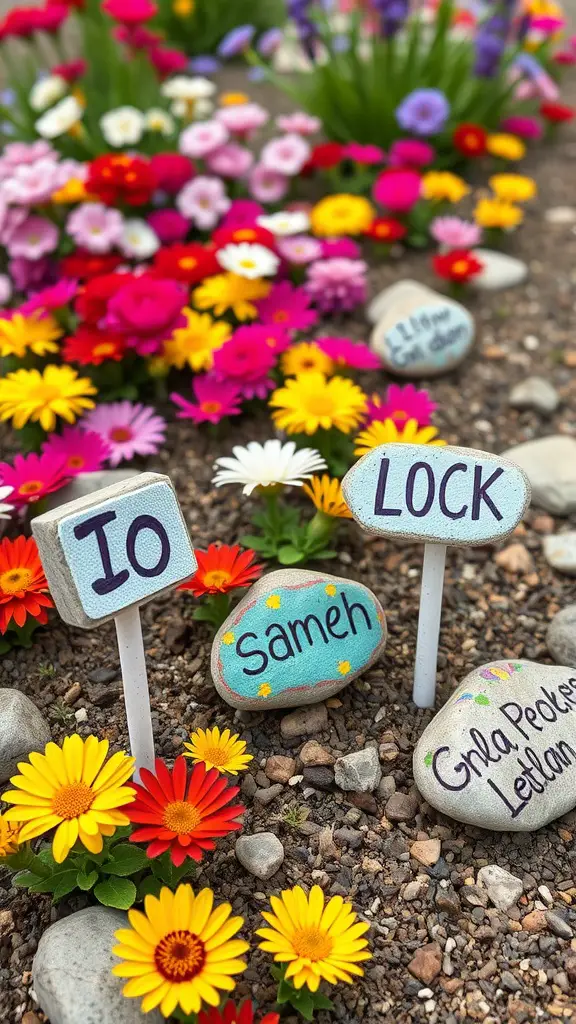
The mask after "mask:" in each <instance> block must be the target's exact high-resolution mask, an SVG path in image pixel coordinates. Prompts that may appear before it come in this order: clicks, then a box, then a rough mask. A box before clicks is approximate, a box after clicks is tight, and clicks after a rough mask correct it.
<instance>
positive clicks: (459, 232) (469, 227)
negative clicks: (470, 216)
mask: <svg viewBox="0 0 576 1024" xmlns="http://www.w3.org/2000/svg"><path fill="white" fill-rule="evenodd" d="M430 234H431V235H432V238H433V239H434V240H435V241H436V242H438V243H439V244H440V245H445V246H447V247H448V248H449V249H472V248H473V247H474V246H475V245H478V244H479V242H480V239H481V237H482V228H481V227H479V225H478V224H474V223H472V221H469V220H462V218H461V217H435V218H434V220H433V221H432V223H431V225H430Z"/></svg>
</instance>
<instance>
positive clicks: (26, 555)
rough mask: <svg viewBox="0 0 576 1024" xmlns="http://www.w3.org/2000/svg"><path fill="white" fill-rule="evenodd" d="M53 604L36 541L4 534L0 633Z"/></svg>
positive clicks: (0, 561)
mask: <svg viewBox="0 0 576 1024" xmlns="http://www.w3.org/2000/svg"><path fill="white" fill-rule="evenodd" d="M53 607H54V606H53V604H52V601H51V600H50V598H49V597H48V583H47V580H46V577H45V575H44V570H43V568H42V563H41V561H40V558H39V556H38V548H37V547H36V541H35V540H33V539H32V537H16V540H8V537H4V539H3V540H2V541H0V633H5V632H6V630H7V629H8V626H9V625H10V622H11V621H12V620H14V623H15V624H16V625H17V626H23V625H24V623H25V622H26V619H27V617H28V616H29V615H31V616H32V617H33V618H34V619H37V621H38V622H40V623H42V624H43V623H45V622H47V621H48V616H47V614H46V608H53ZM215 771H216V774H217V775H218V771H217V769H215Z"/></svg>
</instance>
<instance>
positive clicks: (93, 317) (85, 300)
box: [76, 274, 134, 326]
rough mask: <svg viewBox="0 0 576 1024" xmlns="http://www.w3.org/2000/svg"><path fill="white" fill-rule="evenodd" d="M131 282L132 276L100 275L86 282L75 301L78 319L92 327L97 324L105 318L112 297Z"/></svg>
mask: <svg viewBox="0 0 576 1024" xmlns="http://www.w3.org/2000/svg"><path fill="white" fill-rule="evenodd" d="M133 280H134V275H133V274H100V275H99V276H98V277H93V278H92V280H90V281H87V282H86V284H85V286H84V288H83V289H82V291H81V292H80V293H79V295H78V298H77V299H76V312H77V314H78V316H79V317H80V319H81V320H84V321H85V322H86V323H87V324H92V325H94V326H95V325H96V324H98V323H99V322H100V320H102V319H103V318H104V317H105V316H106V313H107V312H108V303H109V302H110V299H111V298H112V296H113V295H116V292H119V291H120V289H121V288H123V287H124V285H126V284H128V283H129V282H130V281H133Z"/></svg>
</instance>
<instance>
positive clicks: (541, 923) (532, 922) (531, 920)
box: [522, 910, 546, 932]
mask: <svg viewBox="0 0 576 1024" xmlns="http://www.w3.org/2000/svg"><path fill="white" fill-rule="evenodd" d="M545 928H546V914H545V913H544V911H543V910H532V911H531V913H530V914H526V917H523V918H522V929H523V931H525V932H543V931H544V929H545Z"/></svg>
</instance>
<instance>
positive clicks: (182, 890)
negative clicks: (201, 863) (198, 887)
mask: <svg viewBox="0 0 576 1024" xmlns="http://www.w3.org/2000/svg"><path fill="white" fill-rule="evenodd" d="M231 914H232V907H231V906H230V904H229V903H221V904H220V905H219V906H218V907H216V908H214V893H213V892H212V890H211V889H202V891H201V892H199V893H198V895H197V896H195V895H194V892H193V890H192V886H190V885H179V886H178V888H177V889H176V892H170V889H167V888H166V886H163V887H162V889H161V890H160V895H159V896H158V897H157V896H146V898H145V900H144V913H142V912H141V911H140V910H129V911H128V920H129V922H130V925H131V928H120V929H119V931H117V932H116V933H115V938H116V939H117V940H118V943H119V945H118V946H114V947H113V949H112V952H113V953H114V955H115V956H118V957H120V958H121V960H122V963H119V964H115V966H114V967H113V968H112V974H114V975H116V977H117V978H128V979H129V980H128V981H127V982H126V984H125V985H124V988H123V989H122V992H123V994H124V995H125V996H133V997H135V998H139V997H140V996H143V999H142V1012H143V1013H149V1011H150V1010H153V1009H154V1008H155V1007H157V1006H159V1007H160V1013H161V1014H162V1015H163V1016H164V1017H171V1016H172V1014H173V1013H174V1011H175V1009H176V1007H178V1006H179V1007H180V1009H181V1010H183V1012H184V1013H185V1014H191V1013H198V1011H199V1010H200V1009H201V1007H202V1004H203V1003H208V1005H209V1006H218V1003H219V1002H220V992H233V990H234V987H235V984H236V983H235V981H234V980H233V978H232V975H234V974H241V973H242V971H245V970H246V963H245V962H244V960H239V959H238V957H239V956H241V955H242V953H245V952H246V951H247V950H248V949H249V946H248V943H247V942H244V940H243V939H237V938H235V936H236V934H237V933H238V931H239V930H240V928H241V927H242V925H243V924H244V918H242V917H232V916H231Z"/></svg>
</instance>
